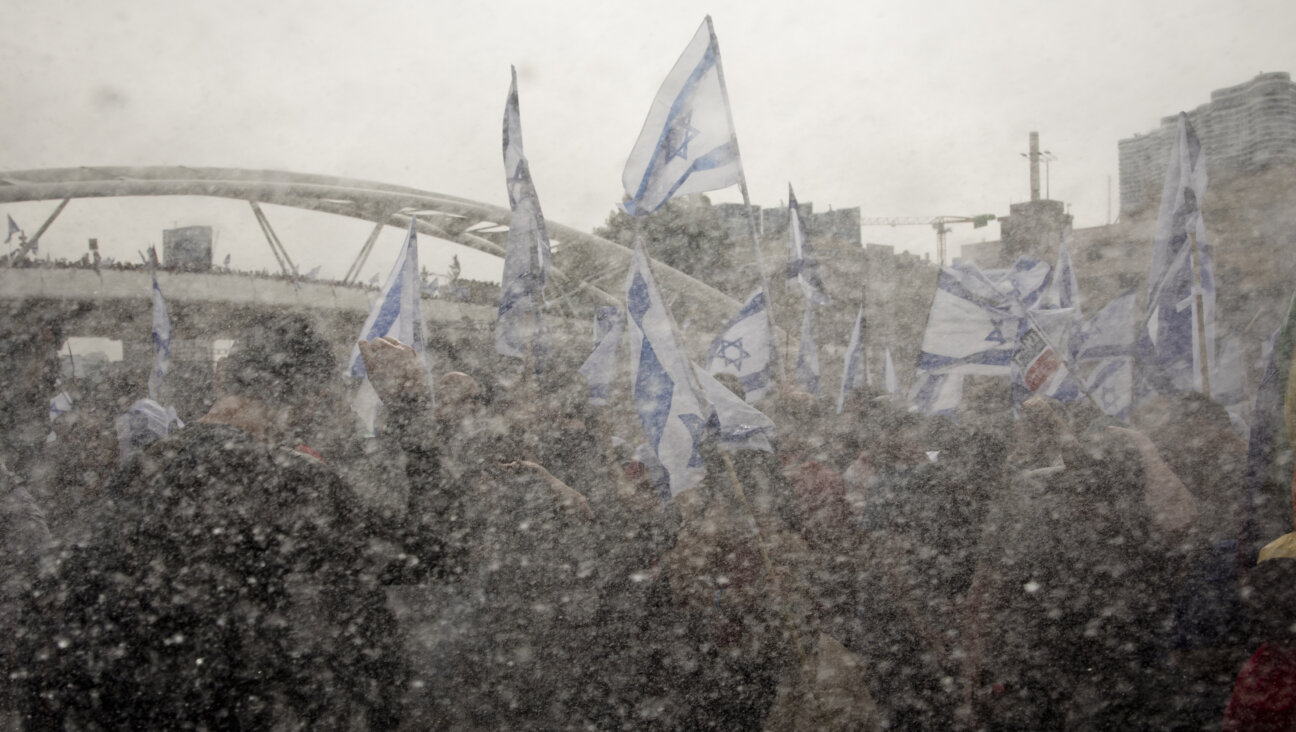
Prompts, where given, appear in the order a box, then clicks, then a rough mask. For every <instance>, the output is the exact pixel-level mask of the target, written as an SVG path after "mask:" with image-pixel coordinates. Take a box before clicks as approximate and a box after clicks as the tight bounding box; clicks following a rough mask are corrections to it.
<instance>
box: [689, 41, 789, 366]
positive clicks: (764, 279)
mask: <svg viewBox="0 0 1296 732" xmlns="http://www.w3.org/2000/svg"><path fill="white" fill-rule="evenodd" d="M706 25H707V33H708V34H710V36H711V50H712V51H714V52H715V68H716V79H717V80H718V81H719V82H720V94H721V96H722V97H723V98H724V108H725V116H726V117H727V118H728V121H729V134H730V135H731V136H732V139H733V146H734V157H735V158H736V159H737V160H738V192H739V193H741V194H742V200H743V210H744V211H745V212H746V213H747V232H748V234H749V235H750V236H751V242H752V251H753V252H755V254H756V270H757V271H758V272H759V273H760V281H761V290H762V291H763V292H764V293H765V304H766V312H768V313H769V324H770V331H771V333H770V335H773V331H774V330H775V324H774V298H773V296H772V294H771V293H770V286H769V277H768V275H766V274H765V262H764V259H763V258H762V257H761V250H760V238H759V235H758V234H757V229H756V216H755V214H753V213H752V205H751V196H750V195H748V193H747V171H746V170H744V168H743V160H742V151H741V150H740V149H739V147H738V133H737V132H735V131H734V122H733V109H732V107H731V105H730V104H729V86H728V85H727V84H725V75H724V64H723V63H721V61H720V42H719V41H718V40H717V39H716V34H715V26H714V25H712V24H711V16H710V15H708V16H706ZM772 341H773V339H772V338H771V342H772ZM772 350H773V349H772ZM774 354H775V358H778V355H777V350H775V351H774ZM778 361H779V369H778V376H779V377H780V378H779V383H780V384H782V383H783V382H786V381H787V359H785V358H779V359H778Z"/></svg>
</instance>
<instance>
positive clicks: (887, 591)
mask: <svg viewBox="0 0 1296 732" xmlns="http://www.w3.org/2000/svg"><path fill="white" fill-rule="evenodd" d="M61 338H62V335H61V333H59V332H58V329H57V326H56V325H52V326H50V327H46V328H42V329H39V330H37V331H36V332H26V333H17V332H11V333H8V334H7V337H6V338H5V339H4V340H3V345H4V347H3V352H0V358H2V359H3V360H4V363H5V365H6V368H7V369H8V373H9V374H10V375H11V376H10V380H9V381H10V383H9V384H7V385H6V386H5V387H4V390H5V394H6V400H5V402H4V403H3V405H0V408H2V409H3V414H0V417H3V419H4V423H3V425H0V426H2V427H3V428H4V429H5V430H6V438H5V442H4V445H3V453H4V466H5V471H4V474H3V476H2V479H3V483H4V484H3V486H2V487H0V491H2V492H3V503H2V504H0V508H2V512H0V536H3V541H4V546H3V552H4V554H3V566H2V570H3V573H4V574H3V577H0V580H2V582H3V585H2V586H3V597H2V598H0V601H2V602H3V605H2V606H0V612H2V614H3V619H2V620H3V623H4V626H5V627H6V628H8V629H12V631H11V632H9V633H6V636H5V641H4V642H3V645H2V646H0V654H2V655H0V658H2V659H3V666H4V668H3V671H4V676H3V677H2V678H3V679H4V682H3V683H4V687H3V695H2V696H0V704H2V705H3V708H4V709H6V710H7V714H8V715H9V717H8V720H9V722H10V723H11V725H13V726H15V727H17V728H26V729H46V728H60V729H68V728H76V729H81V728H129V729H152V728H203V729H215V728H222V729H225V728H228V729H268V728H274V729H332V728H337V729H395V728H404V729H440V728H445V729H468V728H491V729H636V730H637V729H671V730H674V729H760V728H764V729H960V728H962V729H1210V728H1220V727H1221V726H1223V727H1225V728H1227V729H1255V728H1262V726H1263V725H1265V724H1272V725H1275V726H1274V727H1273V728H1276V729H1287V728H1289V726H1286V725H1290V724H1291V723H1292V721H1291V720H1292V718H1293V717H1292V716H1291V715H1292V714H1293V712H1294V711H1296V694H1294V693H1293V689H1292V678H1293V675H1292V674H1291V669H1292V668H1293V667H1294V665H1293V664H1294V662H1296V658H1293V656H1296V652H1293V650H1292V649H1293V642H1294V639H1293V634H1294V633H1296V626H1293V625H1292V624H1291V618H1292V617H1293V615H1292V610H1293V608H1294V607H1296V606H1294V605H1293V602H1294V601H1296V598H1293V592H1296V582H1293V581H1292V580H1293V573H1296V547H1294V546H1292V544H1293V543H1294V542H1291V541H1289V540H1288V541H1284V540H1282V539H1279V537H1283V536H1284V535H1286V534H1287V533H1288V532H1290V531H1291V529H1292V527H1291V507H1290V505H1289V503H1288V502H1287V501H1288V499H1287V498H1286V495H1287V494H1286V493H1284V492H1283V491H1286V490H1287V489H1288V488H1289V481H1286V482H1284V481H1281V480H1278V481H1277V482H1276V484H1275V486H1276V487H1275V489H1274V490H1272V491H1270V492H1267V493H1265V492H1261V493H1259V494H1257V495H1255V496H1251V497H1247V496H1245V495H1244V492H1243V490H1242V482H1243V475H1244V473H1245V470H1246V454H1247V445H1246V443H1245V442H1244V441H1243V440H1240V439H1239V438H1238V437H1237V436H1236V434H1235V433H1234V431H1233V428H1232V425H1231V424H1230V421H1229V418H1228V414H1227V413H1226V412H1225V411H1224V409H1223V408H1221V407H1219V405H1217V404H1215V403H1214V402H1212V401H1210V400H1209V399H1207V398H1205V397H1202V396H1201V395H1199V394H1183V395H1178V396H1173V397H1168V398H1160V399H1158V400H1154V401H1152V402H1150V403H1149V404H1147V405H1146V406H1144V407H1143V408H1141V409H1140V410H1139V411H1138V413H1137V414H1136V416H1135V419H1134V423H1133V425H1125V424H1121V423H1118V422H1116V421H1114V420H1112V419H1111V418H1108V417H1104V416H1103V415H1102V414H1101V413H1100V412H1099V411H1098V410H1096V409H1089V408H1087V407H1084V406H1080V407H1068V408H1063V406H1062V405H1059V404H1056V403H1052V402H1049V401H1048V400H1044V399H1032V400H1031V401H1028V402H1027V403H1026V404H1025V405H1024V407H1022V409H1021V411H1020V414H1018V415H1016V416H1015V417H1014V415H1013V413H1012V410H1011V408H1010V407H1009V405H1008V403H1007V389H1006V387H1005V388H1003V389H1002V390H997V389H996V388H994V386H993V385H983V388H982V390H981V391H980V392H977V391H976V390H972V392H971V393H969V394H968V395H967V396H966V397H965V401H964V407H963V410H962V413H961V414H960V416H959V418H958V419H957V420H954V419H949V418H944V417H939V418H932V417H923V416H920V415H917V414H914V413H913V412H911V411H910V410H908V409H907V407H906V405H904V404H903V403H900V402H898V401H895V400H894V398H893V397H890V396H888V395H885V394H882V393H880V392H876V391H873V390H871V389H868V388H863V389H859V390H856V391H855V392H853V393H852V394H851V395H850V396H849V398H848V399H847V400H846V404H845V406H844V409H843V410H842V411H841V413H840V414H837V413H834V410H833V409H832V406H830V405H828V404H826V403H825V401H824V400H816V399H815V398H813V397H812V396H810V395H809V394H806V393H804V392H800V391H797V390H795V389H792V388H781V389H778V390H777V393H776V394H775V395H774V396H772V397H770V398H769V399H767V400H766V401H765V402H762V403H761V404H760V405H759V406H760V407H761V408H762V409H763V410H764V411H765V412H766V413H767V414H768V415H769V416H770V417H771V418H772V419H773V421H774V423H775V425H776V428H777V433H776V436H775V442H776V445H775V450H774V451H773V452H772V453H771V452H764V451H757V450H739V451H733V452H730V451H726V450H724V449H722V447H721V446H720V445H719V444H717V442H716V441H715V440H710V439H704V440H703V441H702V443H701V446H700V449H699V454H700V459H701V460H702V461H703V462H704V463H705V465H706V477H705V478H704V479H703V481H702V482H701V484H700V485H698V486H697V487H695V488H692V489H690V490H688V491H685V492H683V493H680V494H679V495H677V496H675V497H674V498H673V499H669V500H663V498H662V485H661V481H662V478H661V475H660V468H659V466H658V465H656V464H655V461H654V460H653V458H652V455H651V451H650V450H648V449H646V445H645V444H644V442H643V439H642V438H641V437H637V435H641V434H642V430H641V428H640V427H639V426H638V422H637V415H635V413H634V410H633V407H632V406H631V405H628V404H622V405H619V406H614V407H612V408H601V407H593V406H591V405H590V404H589V403H588V400H587V394H586V389H585V384H584V382H583V380H582V378H581V377H580V376H579V375H577V374H574V373H570V374H569V373H553V372H550V373H545V374H542V375H539V376H530V375H527V376H525V377H516V376H515V375H514V373H513V372H514V371H515V370H516V369H515V367H516V364H512V363H500V364H496V365H494V366H491V367H483V369H482V371H481V373H465V372H462V371H455V372H449V373H443V374H440V375H439V376H437V377H436V378H435V379H434V384H433V385H429V384H428V383H427V381H426V378H425V369H424V367H423V366H422V365H421V364H420V361H419V359H418V356H417V355H416V354H415V353H414V352H413V350H411V349H410V348H409V347H408V346H405V345H403V344H400V343H398V342H396V341H394V340H391V339H377V340H374V341H369V342H364V343H362V344H361V354H362V356H363V360H364V365H365V368H366V371H367V375H368V379H369V381H370V383H371V384H372V386H373V388H374V389H375V391H376V392H377V394H378V396H379V397H380V398H381V400H382V402H383V405H384V406H383V410H382V413H381V416H380V420H379V424H378V427H377V430H376V434H374V435H368V434H365V433H364V432H362V431H361V430H359V429H358V428H357V426H356V425H357V422H356V420H355V418H354V415H353V413H352V412H351V410H350V408H349V405H348V400H347V398H346V397H347V392H346V391H345V389H344V388H343V385H342V384H341V383H340V376H339V374H340V366H339V362H338V359H337V358H336V352H335V348H336V347H341V346H345V345H346V344H332V343H329V342H327V341H326V340H324V339H323V338H322V337H321V336H320V335H319V334H318V333H317V331H316V330H315V328H314V327H313V325H312V323H311V321H310V320H309V318H307V317H306V316H301V315H280V316H275V317H272V318H268V319H267V320H266V321H265V322H263V323H260V324H258V325H256V326H254V327H252V328H250V329H248V330H247V331H245V332H244V333H243V334H241V335H240V337H239V339H238V340H237V341H236V343H235V345H234V347H233V348H232V350H231V352H230V354H229V356H228V357H227V358H226V359H225V360H224V361H223V362H222V364H221V365H220V366H219V367H218V370H217V378H216V392H217V393H216V395H215V396H214V400H213V401H212V404H211V408H210V409H209V410H208V411H207V412H206V414H204V415H201V416H198V417H197V418H196V419H193V418H191V419H190V423H189V424H188V425H186V426H184V427H183V428H181V429H179V430H177V431H174V432H172V433H171V434H168V435H165V436H159V439H156V441H153V442H152V443H151V444H148V445H146V446H140V445H136V444H134V443H132V444H131V445H130V446H129V447H130V448H131V449H129V450H127V449H124V448H122V449H119V448H120V447H121V444H122V443H120V442H119V441H118V440H117V435H116V433H115V432H114V430H113V427H112V419H113V417H114V415H113V414H111V412H112V411H113V409H117V410H119V411H124V410H125V405H116V407H114V408H104V409H102V410H100V413H98V414H96V413H94V412H93V411H91V410H89V408H88V407H86V408H84V409H78V410H73V411H72V412H69V413H68V414H65V415H60V416H59V417H58V418H57V420H55V423H54V424H53V425H52V426H51V424H50V420H49V417H48V408H47V402H48V395H49V394H51V393H53V392H54V391H55V387H56V384H55V383H54V381H53V378H52V376H51V374H52V373H56V369H57V360H56V359H57V357H56V355H55V354H56V352H57V348H58V346H59V343H60V341H61ZM51 359H53V361H52V362H51ZM429 359H430V360H431V361H432V364H431V365H432V366H433V367H435V365H436V364H437V362H438V355H437V354H429ZM506 371H507V372H509V375H508V378H503V377H501V374H502V373H503V372H506ZM725 383H726V386H728V387H729V388H731V389H733V390H734V391H735V392H736V393H737V392H741V386H740V385H739V384H738V383H737V382H736V380H729V381H727V382H725ZM739 396H742V394H741V393H740V394H739ZM1000 397H1003V398H1002V399H1001V398H1000ZM165 431H166V430H163V432H165ZM1273 539H1279V541H1277V542H1274V543H1272V544H1270V545H1269V546H1268V547H1266V549H1265V551H1264V552H1262V553H1261V557H1260V558H1261V559H1263V561H1260V562H1259V563H1257V561H1256V559H1257V558H1256V557H1255V556H1254V550H1255V548H1256V547H1258V546H1262V545H1264V544H1266V543H1268V542H1269V541H1270V540H1273ZM1284 679H1285V680H1284Z"/></svg>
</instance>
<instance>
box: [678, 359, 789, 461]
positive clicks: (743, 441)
mask: <svg viewBox="0 0 1296 732" xmlns="http://www.w3.org/2000/svg"><path fill="white" fill-rule="evenodd" d="M695 373H697V378H698V383H699V384H701V386H702V393H703V395H705V396H706V398H707V401H709V402H710V403H711V418H710V420H709V422H708V424H709V426H710V427H711V431H712V433H713V434H715V436H716V437H717V439H718V442H719V445H720V447H721V448H723V449H725V450H728V451H730V452H736V451H738V450H763V451H764V452H774V444H773V440H774V422H773V420H771V419H770V418H769V417H766V416H765V415H764V413H762V412H761V411H760V410H758V409H756V408H755V407H753V406H752V405H750V404H748V403H747V402H745V401H743V400H742V399H739V398H738V395H737V394H734V393H733V392H732V391H729V389H728V388H726V387H725V385H724V384H721V383H720V382H719V381H717V380H716V379H715V377H714V376H712V375H710V374H708V373H706V372H705V371H698V372H695Z"/></svg>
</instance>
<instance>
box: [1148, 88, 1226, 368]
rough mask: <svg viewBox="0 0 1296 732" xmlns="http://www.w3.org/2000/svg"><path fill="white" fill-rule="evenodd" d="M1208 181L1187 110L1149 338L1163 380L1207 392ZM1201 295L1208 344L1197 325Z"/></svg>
mask: <svg viewBox="0 0 1296 732" xmlns="http://www.w3.org/2000/svg"><path fill="white" fill-rule="evenodd" d="M1206 182H1207V179H1206V158H1205V155H1204V154H1203V152H1202V147H1201V142H1200V141H1198V139H1197V134H1196V133H1195V132H1194V131H1193V127H1192V124H1191V123H1190V122H1189V121H1188V115H1186V114H1184V113H1182V112H1181V113H1180V114H1179V128H1178V131H1177V134H1176V136H1175V142H1174V145H1173V147H1172V149H1171V151H1170V162H1169V164H1168V166H1167V167H1166V177H1165V184H1164V186H1163V187H1162V189H1161V210H1160V213H1159V214H1158V215H1157V228H1156V239H1155V242H1156V243H1155V248H1154V249H1153V252H1152V268H1151V272H1150V274H1149V276H1148V288H1149V289H1148V298H1147V303H1148V305H1147V315H1146V316H1145V318H1144V333H1145V334H1146V335H1144V336H1143V337H1145V338H1146V339H1147V341H1148V344H1149V345H1150V347H1151V351H1152V356H1153V360H1154V362H1155V365H1156V366H1157V367H1158V368H1159V371H1160V374H1161V376H1162V378H1163V380H1164V381H1167V382H1168V385H1169V387H1170V388H1174V389H1194V390H1196V391H1202V390H1203V385H1202V368H1203V366H1205V369H1206V371H1207V372H1208V373H1213V372H1214V367H1215V363H1214V358H1215V276H1214V265H1213V263H1212V258H1211V252H1210V247H1209V246H1208V245H1207V242H1206V224H1205V221H1204V220H1203V219H1202V211H1201V202H1202V198H1203V197H1204V195H1205V193H1206ZM1194 238H1195V240H1196V248H1195V251H1194V247H1193V240H1194ZM1198 279H1200V286H1198V285H1197V280H1198ZM1198 295H1200V296H1201V303H1200V305H1201V308H1200V309H1201V312H1200V317H1201V319H1202V323H1203V325H1204V328H1203V330H1204V331H1205V334H1204V335H1205V343H1204V344H1202V343H1201V342H1200V341H1199V338H1200V336H1199V333H1198V328H1197V322H1198V320H1197V319H1198V317H1199V312H1198V301H1197V300H1198V298H1197V296H1198ZM1203 351H1205V356H1206V363H1205V364H1203V363H1202V352H1203Z"/></svg>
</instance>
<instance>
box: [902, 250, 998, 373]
mask: <svg viewBox="0 0 1296 732" xmlns="http://www.w3.org/2000/svg"><path fill="white" fill-rule="evenodd" d="M1019 321H1020V318H1019V317H1018V316H1017V315H1016V314H1015V313H1014V312H1013V310H1012V308H1010V307H1008V306H1007V305H1006V304H1005V300H1004V294H1003V293H1002V292H1000V291H999V289H998V288H997V287H996V286H995V285H994V284H993V283H991V282H989V281H988V280H987V279H986V278H985V277H984V276H983V275H982V274H981V273H980V272H979V271H978V270H977V269H976V268H975V267H973V266H972V265H970V264H967V263H961V264H959V265H956V266H953V267H942V268H941V273H940V278H939V279H938V281H937V285H936V295H935V297H934V298H933V299H932V307H931V314H930V315H929V316H928V318H927V330H926V331H925V332H924V334H923V343H922V352H921V354H920V355H919V359H918V370H919V371H920V372H934V371H939V372H951V371H957V372H958V373H961V374H982V375H987V376H1007V375H1009V365H1010V364H1011V362H1012V355H1013V352H1014V351H1015V350H1016V348H1017V338H1016V335H1017V329H1018V323H1019Z"/></svg>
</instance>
